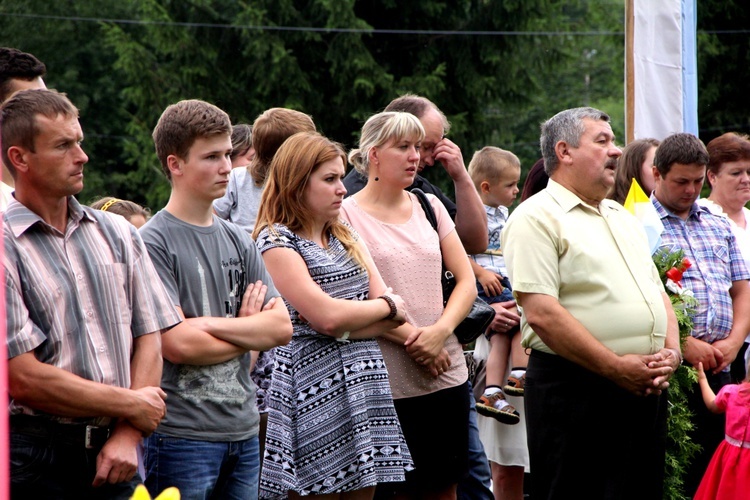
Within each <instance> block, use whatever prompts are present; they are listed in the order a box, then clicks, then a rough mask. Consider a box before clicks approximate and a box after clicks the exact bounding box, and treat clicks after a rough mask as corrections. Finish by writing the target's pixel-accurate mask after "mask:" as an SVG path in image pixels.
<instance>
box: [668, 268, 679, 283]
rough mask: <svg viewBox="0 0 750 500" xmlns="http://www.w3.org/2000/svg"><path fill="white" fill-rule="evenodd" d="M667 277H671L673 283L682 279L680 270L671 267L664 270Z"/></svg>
mask: <svg viewBox="0 0 750 500" xmlns="http://www.w3.org/2000/svg"><path fill="white" fill-rule="evenodd" d="M666 275H667V278H669V279H671V280H672V281H674V282H675V283H679V282H680V281H681V280H682V270H680V269H677V268H676V267H673V268H672V269H670V270H669V271H667V272H666Z"/></svg>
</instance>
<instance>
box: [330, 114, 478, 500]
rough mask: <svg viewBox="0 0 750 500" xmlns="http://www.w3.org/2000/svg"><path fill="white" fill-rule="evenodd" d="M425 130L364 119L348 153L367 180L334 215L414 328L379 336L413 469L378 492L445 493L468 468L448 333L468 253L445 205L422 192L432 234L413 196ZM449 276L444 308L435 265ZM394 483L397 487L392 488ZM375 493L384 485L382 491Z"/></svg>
mask: <svg viewBox="0 0 750 500" xmlns="http://www.w3.org/2000/svg"><path fill="white" fill-rule="evenodd" d="M423 137H424V129H423V128H422V124H421V123H420V122H419V120H418V119H417V118H416V117H415V116H414V115H411V114H409V113H396V112H384V113H379V114H377V115H374V116H372V117H371V118H370V119H368V120H367V122H366V123H365V125H364V127H363V129H362V134H361V138H360V147H359V149H355V150H354V151H352V152H351V153H350V155H349V161H350V162H351V163H352V164H353V165H354V166H355V168H356V169H357V170H358V171H359V172H360V173H362V174H363V175H366V176H367V179H368V180H367V185H366V186H365V187H364V188H363V189H362V190H361V191H359V192H358V193H356V194H355V195H354V196H352V197H350V198H347V199H345V200H344V203H343V205H342V208H341V217H342V218H344V219H345V220H346V221H348V222H349V223H350V224H351V225H352V226H353V227H354V228H355V229H356V230H357V232H359V234H360V236H361V238H362V239H363V241H364V242H365V243H366V244H367V247H368V249H369V250H370V253H371V255H372V257H373V260H374V261H375V264H376V266H377V267H378V269H379V270H380V272H381V274H382V276H383V279H384V281H385V282H386V283H388V285H389V286H390V287H392V288H393V291H394V293H397V294H398V295H400V296H401V297H402V298H403V299H404V301H405V303H406V309H407V313H406V319H407V323H408V324H409V325H410V327H411V328H412V330H411V334H410V335H409V337H408V338H407V339H405V341H404V342H393V341H392V340H386V339H384V338H380V339H378V343H379V344H380V348H381V350H382V352H383V358H384V359H385V362H386V365H387V366H388V377H389V379H390V383H391V391H392V392H393V398H394V402H395V406H396V411H397V413H398V416H399V420H400V421H401V426H402V429H403V431H404V436H405V437H406V442H407V444H408V445H409V449H410V450H411V453H412V458H413V459H414V466H415V470H414V471H411V472H408V473H407V474H406V482H404V483H391V484H386V485H382V484H379V485H378V491H379V493H383V494H384V495H395V496H397V497H401V498H404V497H407V498H425V499H427V498H429V499H453V498H455V497H456V484H457V483H458V480H459V479H460V478H461V476H462V475H463V474H464V473H465V472H466V471H467V468H468V466H467V447H468V421H469V414H468V411H469V393H468V387H467V376H468V374H467V369H466V363H465V362H464V358H463V354H462V349H461V345H460V344H459V343H458V340H457V339H456V337H455V336H454V335H453V330H454V328H455V327H456V325H458V324H459V323H460V322H461V320H463V318H464V317H465V316H466V314H467V313H468V311H469V308H470V307H471V304H472V302H473V301H474V299H475V297H476V287H475V286H474V278H473V274H472V271H471V266H470V264H469V261H468V258H467V257H466V253H465V251H464V248H463V246H462V245H461V241H460V240H459V238H458V235H457V234H456V231H455V227H454V225H453V222H452V221H451V218H450V216H449V215H448V212H447V211H446V209H445V207H444V206H443V205H442V204H441V203H440V201H438V200H437V198H435V197H434V196H432V195H427V196H428V198H429V200H430V203H431V204H432V208H433V211H434V212H435V215H436V218H437V221H438V228H437V231H435V229H433V227H432V226H431V225H430V223H429V221H428V220H427V217H426V216H425V213H424V211H423V210H422V207H421V205H420V203H419V200H418V199H417V198H416V196H415V195H413V194H411V193H409V192H407V191H404V188H406V187H408V186H410V185H411V184H412V182H413V181H414V176H415V175H416V173H417V166H418V164H419V147H420V142H421V141H422V138H423ZM443 261H444V262H445V265H446V267H447V269H448V270H450V271H451V272H452V273H453V274H454V275H455V276H456V283H457V284H456V288H455V290H454V291H453V294H452V295H451V297H450V300H449V301H448V304H447V305H446V306H445V308H443V298H442V287H441V282H440V275H441V262H443ZM394 484H395V487H394ZM381 489H383V490H385V489H387V490H388V491H381Z"/></svg>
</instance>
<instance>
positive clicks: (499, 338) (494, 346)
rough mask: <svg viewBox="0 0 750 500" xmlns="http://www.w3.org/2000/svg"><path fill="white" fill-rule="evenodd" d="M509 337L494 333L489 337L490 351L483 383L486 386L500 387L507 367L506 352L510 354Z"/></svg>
mask: <svg viewBox="0 0 750 500" xmlns="http://www.w3.org/2000/svg"><path fill="white" fill-rule="evenodd" d="M510 348H511V346H510V337H508V336H507V335H504V334H502V333H496V334H494V335H493V336H492V337H490V352H489V354H488V355H487V365H486V375H485V380H486V382H485V384H486V387H490V386H495V387H498V388H499V387H502V386H503V382H504V381H505V380H504V379H505V372H506V370H507V369H508V354H510Z"/></svg>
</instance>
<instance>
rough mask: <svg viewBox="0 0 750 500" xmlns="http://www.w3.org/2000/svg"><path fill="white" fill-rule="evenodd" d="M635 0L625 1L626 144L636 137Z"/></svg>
mask: <svg viewBox="0 0 750 500" xmlns="http://www.w3.org/2000/svg"><path fill="white" fill-rule="evenodd" d="M633 2H635V0H626V1H625V144H626V145H627V144H629V143H630V142H632V141H633V140H634V139H635V74H634V67H635V61H634V59H633V32H634V29H633V28H634V26H635V9H634V6H633Z"/></svg>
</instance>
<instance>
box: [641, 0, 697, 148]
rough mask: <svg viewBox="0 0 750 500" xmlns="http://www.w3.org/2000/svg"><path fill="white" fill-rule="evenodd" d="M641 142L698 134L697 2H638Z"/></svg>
mask: <svg viewBox="0 0 750 500" xmlns="http://www.w3.org/2000/svg"><path fill="white" fill-rule="evenodd" d="M633 14H634V24H633V72H634V75H633V76H634V85H633V93H634V101H633V102H634V118H633V120H634V123H633V134H634V136H635V139H644V138H647V137H653V138H655V139H659V140H662V139H664V138H665V137H667V136H668V135H671V134H674V133H676V132H689V133H691V134H695V135H698V75H697V71H698V70H697V49H696V38H695V37H696V26H697V12H696V0H634V1H633Z"/></svg>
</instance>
